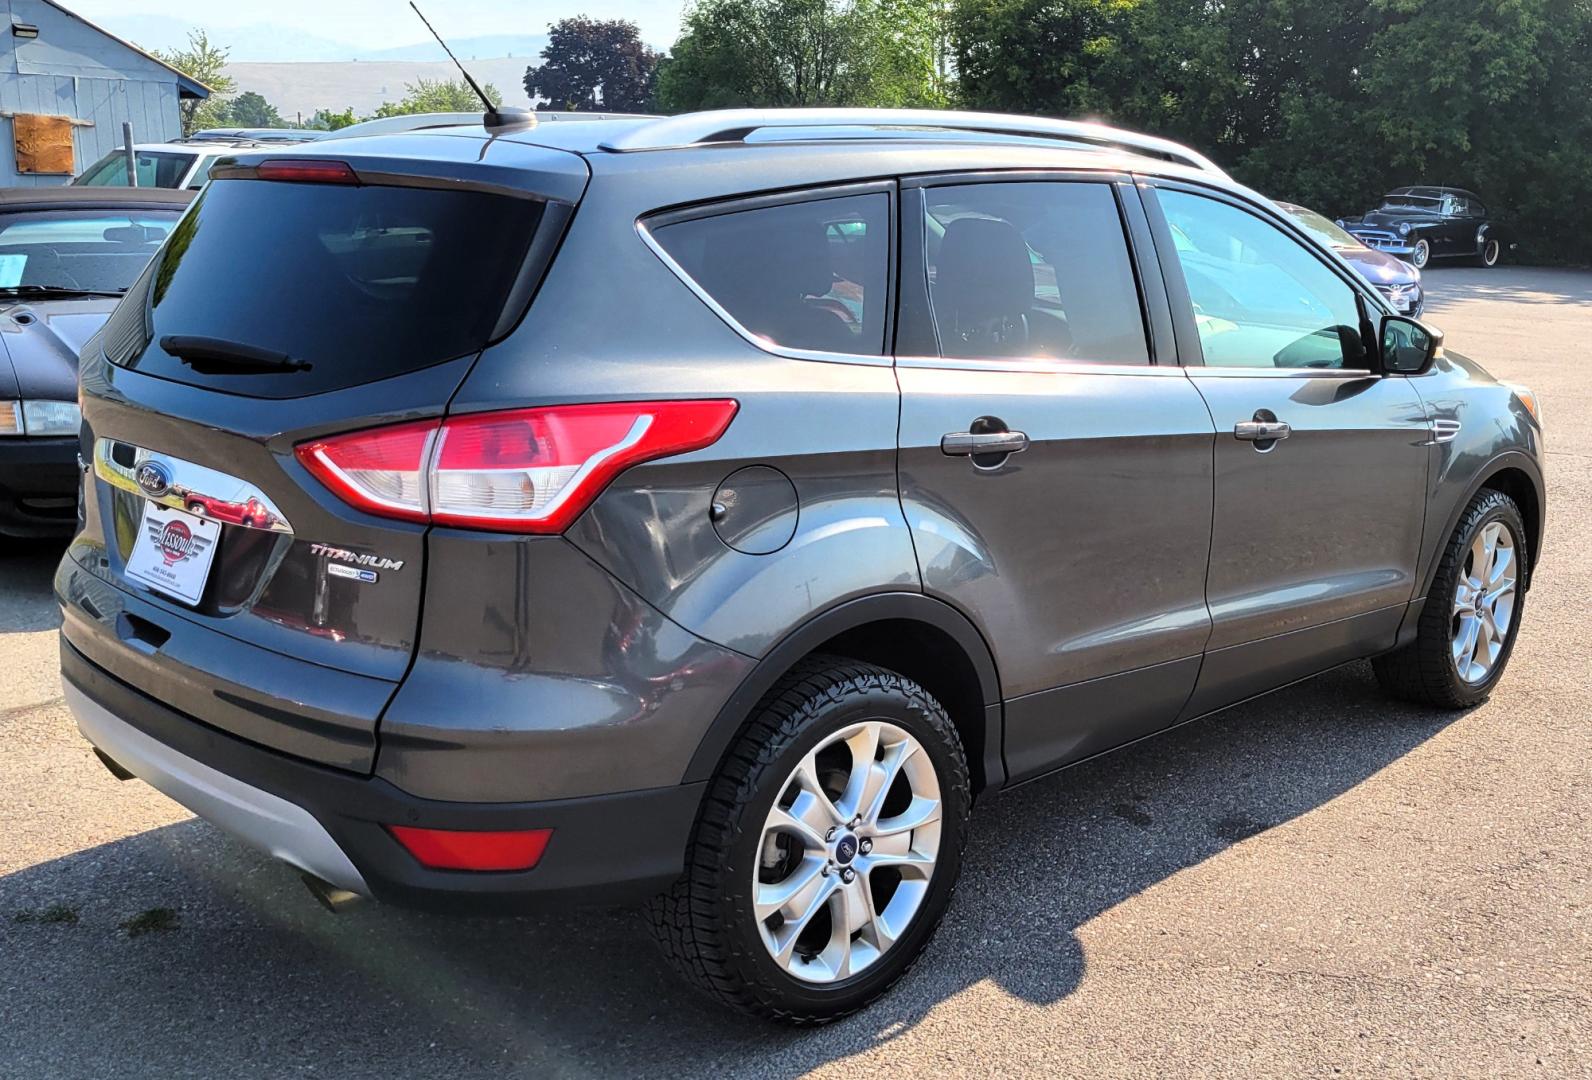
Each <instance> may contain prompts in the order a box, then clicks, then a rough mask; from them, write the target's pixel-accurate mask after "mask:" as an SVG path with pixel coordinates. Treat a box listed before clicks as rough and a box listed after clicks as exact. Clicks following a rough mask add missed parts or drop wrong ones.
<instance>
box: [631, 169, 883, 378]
mask: <svg viewBox="0 0 1592 1080" xmlns="http://www.w3.org/2000/svg"><path fill="white" fill-rule="evenodd" d="M653 236H654V237H655V238H656V239H657V241H658V243H659V244H660V245H661V246H662V247H663V249H664V251H666V252H668V253H669V257H670V258H672V259H673V260H674V261H675V262H676V263H678V264H679V265H680V268H681V269H682V270H684V271H685V273H686V274H687V276H689V277H690V278H691V280H692V281H694V282H695V283H696V284H697V285H698V286H699V287H700V288H701V289H702V291H703V292H705V293H707V294H708V296H710V297H712V298H713V300H714V302H715V303H717V304H718V305H719V306H720V307H721V308H723V309H724V310H725V311H726V312H727V313H728V314H729V316H730V318H732V319H734V320H735V321H736V322H737V323H739V324H740V325H741V326H742V327H743V328H744V329H746V330H747V332H749V333H751V334H753V335H755V336H757V337H760V338H763V339H765V340H767V341H769V342H770V343H772V344H775V345H781V346H784V347H785V348H790V349H807V350H812V351H815V352H832V353H849V354H853V355H867V356H878V355H880V354H882V353H883V352H884V328H885V318H886V310H887V306H888V304H889V297H888V295H887V293H888V285H887V279H888V271H889V259H890V198H889V196H888V195H885V194H884V193H883V192H878V193H871V194H867V195H847V196H843V197H841V198H837V199H814V200H809V201H806V202H798V203H789V204H787V205H784V206H769V207H762V208H760V209H757V210H741V211H736V212H733V213H728V214H718V215H715V216H713V217H703V218H693V219H691V220H688V221H681V222H677V223H675V224H672V225H662V226H659V227H658V228H656V229H655V230H653Z"/></svg>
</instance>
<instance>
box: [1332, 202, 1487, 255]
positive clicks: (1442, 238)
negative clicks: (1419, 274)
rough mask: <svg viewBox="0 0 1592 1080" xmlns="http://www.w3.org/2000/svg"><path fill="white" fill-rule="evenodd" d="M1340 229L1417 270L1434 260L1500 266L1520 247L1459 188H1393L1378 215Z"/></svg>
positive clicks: (1351, 221) (1350, 220)
mask: <svg viewBox="0 0 1592 1080" xmlns="http://www.w3.org/2000/svg"><path fill="white" fill-rule="evenodd" d="M1338 224H1339V225H1341V226H1342V227H1343V228H1344V229H1346V230H1348V231H1349V232H1351V233H1353V234H1354V235H1355V237H1356V238H1358V239H1359V240H1361V241H1362V242H1363V243H1364V244H1365V245H1366V246H1367V247H1372V248H1375V249H1376V250H1378V251H1385V252H1387V253H1388V254H1390V255H1397V256H1398V257H1399V258H1401V259H1406V260H1408V261H1409V262H1410V263H1411V264H1412V265H1413V266H1414V267H1415V268H1416V269H1417V270H1424V269H1425V268H1426V264H1427V263H1428V262H1430V261H1431V260H1433V259H1471V260H1473V261H1475V262H1477V263H1479V264H1480V265H1482V266H1497V265H1498V260H1499V259H1500V258H1501V257H1502V256H1503V253H1504V252H1505V251H1513V250H1515V248H1516V246H1517V245H1516V243H1515V241H1514V239H1513V237H1511V236H1510V235H1509V233H1508V232H1507V230H1506V229H1504V228H1503V227H1502V226H1501V225H1500V224H1499V223H1498V222H1497V221H1496V220H1494V218H1493V217H1492V216H1491V215H1489V214H1488V212H1487V207H1486V206H1485V205H1484V204H1483V203H1482V201H1481V199H1480V198H1478V197H1477V196H1476V195H1473V194H1472V193H1471V192H1468V191H1465V190H1463V189H1461V188H1450V187H1401V188H1395V189H1393V190H1392V191H1390V192H1388V193H1387V194H1386V195H1384V196H1383V197H1382V205H1381V206H1379V207H1377V208H1376V209H1375V210H1372V211H1370V212H1368V213H1365V214H1362V215H1361V216H1360V217H1357V218H1348V219H1345V220H1340V221H1339V222H1338Z"/></svg>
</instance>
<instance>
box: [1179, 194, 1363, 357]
mask: <svg viewBox="0 0 1592 1080" xmlns="http://www.w3.org/2000/svg"><path fill="white" fill-rule="evenodd" d="M1159 197H1160V202H1161V207H1162V209H1163V210H1164V212H1165V214H1166V220H1167V225H1168V226H1169V228H1170V229H1171V233H1172V246H1173V249H1174V250H1175V251H1176V253H1177V259H1178V262H1179V264H1180V265H1181V266H1182V268H1183V278H1184V280H1185V281H1186V282H1187V284H1188V291H1189V297H1190V299H1191V300H1192V301H1193V304H1194V324H1195V326H1196V327H1197V328H1198V330H1199V335H1200V347H1201V349H1203V351H1204V353H1205V363H1206V364H1209V365H1213V366H1219V367H1257V368H1272V367H1278V368H1341V367H1360V366H1363V363H1364V346H1363V344H1362V342H1361V340H1360V307H1359V302H1358V299H1357V295H1356V293H1355V291H1354V290H1353V289H1352V288H1350V287H1349V285H1348V284H1347V283H1346V282H1345V281H1344V280H1343V279H1342V278H1340V277H1338V275H1337V274H1335V273H1333V272H1332V271H1331V270H1330V269H1329V268H1328V267H1327V265H1326V264H1325V263H1324V262H1322V261H1321V260H1320V259H1318V258H1316V256H1315V255H1313V254H1311V252H1310V251H1309V249H1307V248H1305V247H1304V246H1303V245H1301V244H1300V243H1299V242H1298V241H1296V240H1294V239H1293V238H1292V237H1290V236H1288V235H1287V234H1286V233H1284V232H1282V231H1281V230H1280V229H1277V228H1275V227H1274V226H1272V225H1270V224H1268V223H1267V222H1265V221H1263V220H1262V219H1261V218H1259V217H1256V216H1255V215H1254V214H1250V213H1247V212H1246V211H1243V210H1240V209H1238V208H1237V207H1235V206H1231V205H1229V204H1228V203H1224V202H1218V201H1216V200H1215V199H1207V198H1204V197H1203V196H1199V195H1190V194H1188V193H1186V192H1182V191H1166V190H1163V191H1161V192H1159Z"/></svg>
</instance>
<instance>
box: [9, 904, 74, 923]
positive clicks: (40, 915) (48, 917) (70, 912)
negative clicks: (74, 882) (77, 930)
mask: <svg viewBox="0 0 1592 1080" xmlns="http://www.w3.org/2000/svg"><path fill="white" fill-rule="evenodd" d="M12 921H13V922H19V923H44V924H47V925H65V926H72V925H74V924H76V922H77V908H75V907H73V906H71V905H70V904H51V905H50V906H49V907H47V908H43V909H41V910H39V911H34V910H33V909H32V908H27V909H25V910H23V911H19V912H17V913H16V915H15V916H13V917H12Z"/></svg>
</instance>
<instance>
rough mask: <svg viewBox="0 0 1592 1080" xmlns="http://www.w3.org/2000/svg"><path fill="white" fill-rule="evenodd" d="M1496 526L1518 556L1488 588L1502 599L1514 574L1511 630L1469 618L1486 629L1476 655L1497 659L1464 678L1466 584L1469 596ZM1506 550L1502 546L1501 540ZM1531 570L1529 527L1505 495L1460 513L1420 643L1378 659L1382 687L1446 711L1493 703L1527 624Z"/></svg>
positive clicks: (1479, 499) (1482, 494) (1486, 493)
mask: <svg viewBox="0 0 1592 1080" xmlns="http://www.w3.org/2000/svg"><path fill="white" fill-rule="evenodd" d="M1494 525H1497V526H1500V528H1501V530H1502V531H1503V532H1504V533H1507V535H1508V543H1509V545H1510V548H1511V549H1512V551H1513V554H1512V556H1511V557H1510V563H1509V566H1508V567H1507V568H1505V569H1504V572H1503V573H1502V574H1500V576H1499V577H1498V578H1497V579H1496V581H1495V582H1494V584H1493V585H1492V587H1491V588H1490V589H1489V590H1488V592H1489V595H1495V594H1497V593H1498V592H1500V591H1501V590H1500V588H1499V583H1501V582H1502V581H1503V579H1504V577H1507V576H1510V575H1512V581H1513V587H1512V589H1511V590H1510V596H1509V600H1510V605H1509V610H1508V612H1507V625H1505V626H1503V627H1501V628H1500V627H1499V626H1498V624H1497V616H1496V612H1494V614H1492V615H1491V616H1489V617H1488V618H1486V619H1483V618H1482V617H1481V616H1479V615H1477V616H1470V617H1468V618H1469V621H1470V622H1475V623H1476V624H1477V625H1478V627H1479V628H1480V629H1479V633H1478V640H1477V641H1476V646H1475V648H1476V656H1477V657H1478V658H1479V657H1481V656H1482V655H1483V654H1484V651H1485V652H1489V653H1491V655H1490V657H1489V658H1488V659H1487V661H1486V666H1485V670H1482V669H1479V668H1478V667H1477V666H1476V662H1472V663H1470V664H1469V665H1468V668H1467V671H1466V672H1465V674H1462V673H1461V660H1459V659H1456V654H1458V655H1459V656H1463V655H1464V654H1465V649H1464V644H1465V642H1464V636H1463V635H1464V632H1465V628H1466V627H1467V626H1468V625H1469V622H1468V621H1467V616H1466V615H1465V614H1464V613H1463V611H1462V610H1461V609H1463V608H1464V607H1465V606H1466V604H1465V600H1464V596H1463V595H1462V594H1461V588H1460V586H1461V584H1462V581H1464V582H1465V583H1466V591H1467V593H1468V591H1469V585H1468V581H1469V580H1474V578H1475V576H1476V573H1477V572H1476V571H1475V569H1474V567H1475V564H1476V562H1477V561H1478V560H1477V555H1478V551H1477V549H1478V548H1479V547H1481V548H1484V547H1485V544H1484V542H1483V541H1484V540H1485V534H1487V533H1488V532H1489V530H1490V528H1491V527H1492V526H1494ZM1499 546H1500V547H1501V546H1502V541H1501V540H1500V542H1499ZM1529 565H1530V557H1529V552H1528V551H1527V549H1526V528H1525V522H1524V519H1522V517H1521V516H1520V508H1519V507H1518V506H1516V505H1515V501H1514V500H1513V499H1511V498H1510V497H1509V496H1507V495H1505V494H1504V493H1503V492H1501V491H1493V490H1491V489H1486V488H1484V489H1483V490H1481V491H1479V492H1477V493H1476V496H1475V497H1474V498H1472V499H1471V501H1470V505H1469V506H1467V507H1466V508H1465V512H1464V514H1462V515H1461V516H1460V519H1459V524H1458V525H1456V526H1455V527H1454V533H1453V535H1452V536H1450V537H1449V540H1448V546H1447V547H1446V548H1445V549H1444V550H1443V559H1442V562H1440V563H1439V564H1438V567H1437V576H1436V577H1435V578H1433V579H1432V587H1431V590H1430V591H1429V592H1428V593H1427V596H1426V605H1425V607H1424V608H1423V609H1422V611H1421V618H1420V622H1419V624H1418V626H1417V628H1416V635H1415V640H1414V641H1412V642H1410V643H1409V644H1407V645H1405V646H1403V647H1402V648H1400V649H1397V650H1395V651H1393V652H1390V653H1387V654H1386V655H1384V656H1379V657H1377V658H1376V659H1374V660H1372V661H1371V666H1372V669H1373V670H1374V671H1375V672H1376V677H1377V681H1378V682H1379V683H1381V684H1382V688H1383V689H1384V690H1386V691H1387V692H1388V693H1389V694H1391V695H1392V696H1393V697H1396V698H1400V699H1402V700H1404V701H1413V702H1417V703H1420V704H1424V705H1432V706H1435V707H1436V708H1440V709H1468V708H1470V707H1471V706H1473V705H1479V704H1481V703H1482V702H1483V701H1486V700H1487V698H1488V696H1489V695H1491V693H1492V691H1493V687H1495V686H1497V685H1498V680H1499V679H1500V678H1502V677H1503V673H1504V668H1505V667H1506V666H1508V663H1509V656H1510V654H1511V653H1512V652H1513V651H1514V647H1515V638H1516V637H1517V636H1518V635H1519V633H1520V619H1521V616H1522V615H1523V613H1524V608H1525V598H1526V592H1525V585H1526V575H1525V571H1524V569H1523V568H1524V567H1526V566H1529ZM1473 606H1474V607H1476V608H1478V609H1479V607H1480V605H1473ZM1489 629H1490V630H1491V631H1492V632H1493V633H1494V634H1495V635H1496V634H1498V633H1499V632H1500V630H1501V638H1502V640H1501V643H1499V645H1498V647H1497V649H1496V651H1493V650H1491V649H1490V647H1488V645H1487V640H1488V631H1489Z"/></svg>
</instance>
